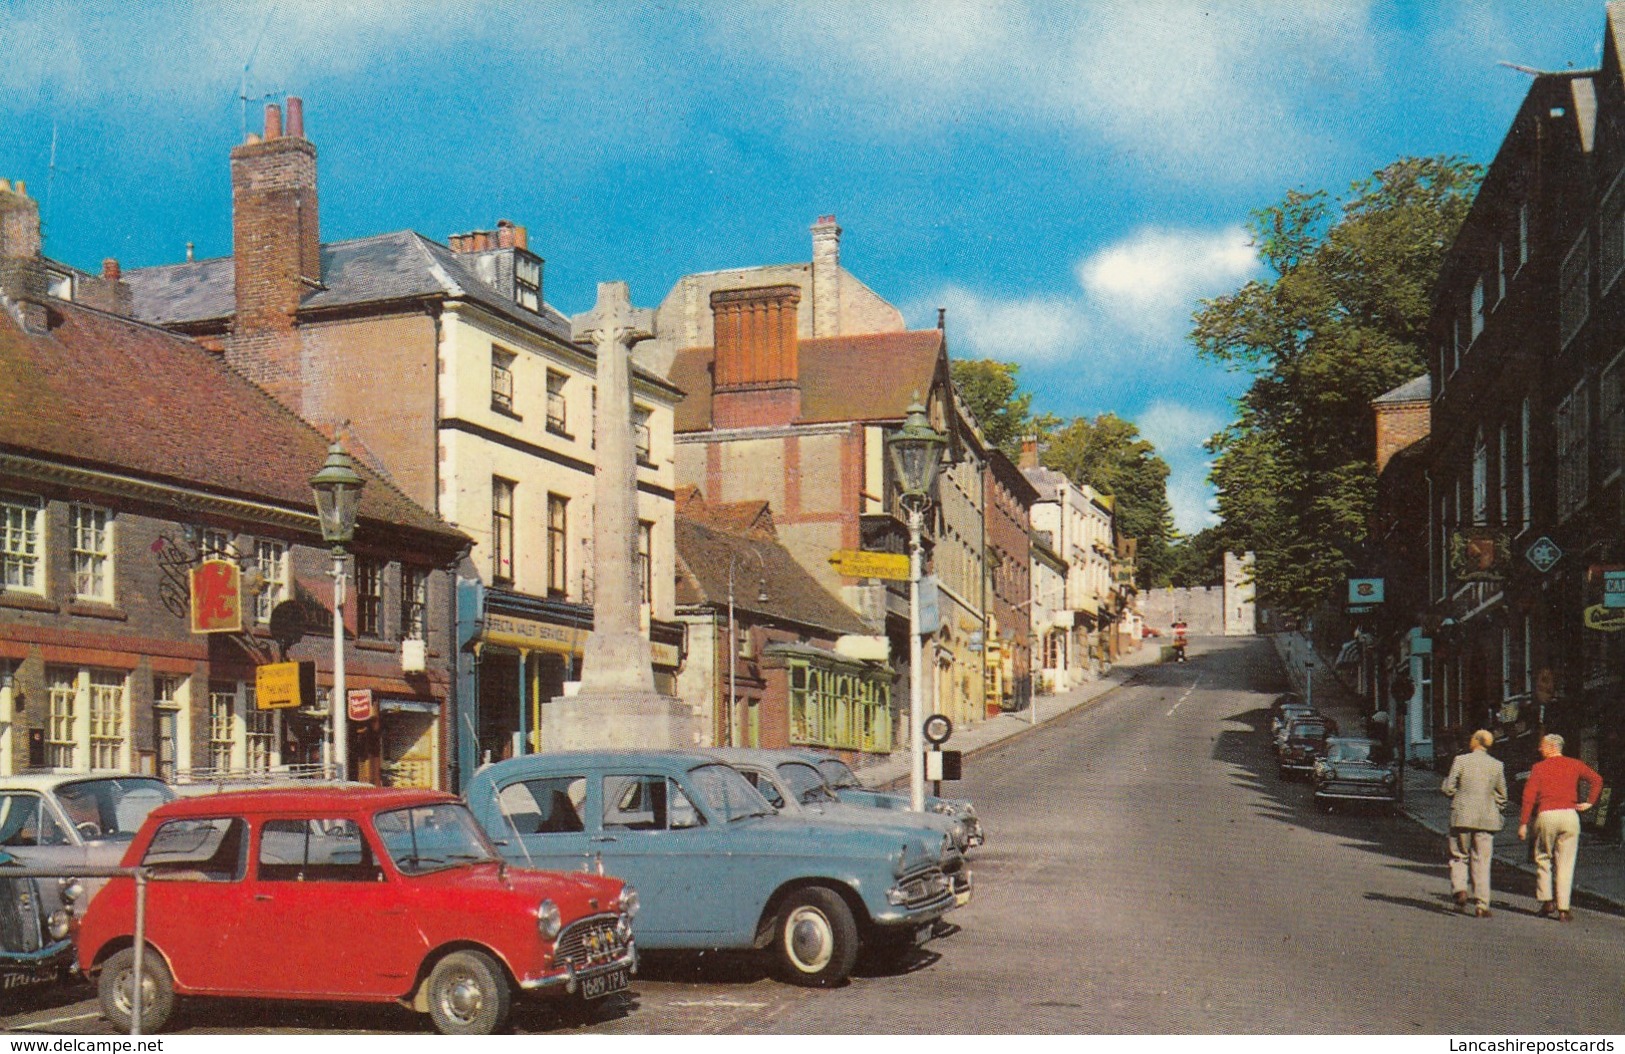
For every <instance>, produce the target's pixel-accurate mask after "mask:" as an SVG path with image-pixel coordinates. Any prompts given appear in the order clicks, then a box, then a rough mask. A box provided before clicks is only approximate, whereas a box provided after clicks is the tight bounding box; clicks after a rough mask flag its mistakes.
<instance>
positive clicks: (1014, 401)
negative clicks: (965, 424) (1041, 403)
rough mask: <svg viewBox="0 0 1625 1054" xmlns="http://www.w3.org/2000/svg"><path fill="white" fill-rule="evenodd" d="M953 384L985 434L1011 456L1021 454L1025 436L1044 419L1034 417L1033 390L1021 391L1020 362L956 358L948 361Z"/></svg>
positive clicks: (990, 441) (1015, 458)
mask: <svg viewBox="0 0 1625 1054" xmlns="http://www.w3.org/2000/svg"><path fill="white" fill-rule="evenodd" d="M949 370H950V372H951V373H952V376H953V381H954V388H955V389H957V390H958V392H959V397H960V398H961V399H963V400H964V401H965V405H966V406H967V407H969V408H970V412H971V414H972V415H974V416H975V418H976V423H977V424H978V425H980V426H981V429H982V436H983V437H984V438H985V439H986V440H987V441H988V442H989V443H991V444H992V445H993V446H996V447H998V448H999V449H1000V450H1002V451H1004V453H1005V456H1007V457H1009V458H1010V460H1012V461H1016V460H1019V458H1020V456H1021V439H1022V436H1024V435H1027V434H1029V433H1030V432H1032V431H1034V430H1035V429H1036V428H1037V427H1038V426H1039V425H1040V424H1041V422H1038V421H1035V420H1034V418H1033V414H1032V410H1033V397H1032V393H1031V392H1023V391H1021V386H1020V382H1019V380H1018V375H1019V374H1020V373H1021V365H1020V364H1019V363H1015V362H998V361H995V360H993V359H955V360H954V361H953V362H951V363H949Z"/></svg>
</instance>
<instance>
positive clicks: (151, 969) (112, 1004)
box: [96, 947, 175, 1034]
mask: <svg viewBox="0 0 1625 1054" xmlns="http://www.w3.org/2000/svg"><path fill="white" fill-rule="evenodd" d="M141 975H142V978H141V1031H142V1032H143V1033H149V1034H150V1033H153V1032H157V1031H158V1030H159V1029H161V1028H163V1027H164V1025H165V1023H166V1022H168V1021H169V1016H170V1014H172V1013H174V1012H175V981H174V979H173V978H171V977H170V976H169V967H168V966H167V965H165V964H164V958H163V956H161V955H159V954H158V953H157V952H156V951H154V950H153V949H152V948H151V947H148V948H147V950H146V954H144V955H143V956H142V957H141ZM134 978H135V949H134V948H125V949H124V950H123V951H121V952H118V953H116V954H114V955H113V957H112V958H110V959H108V960H107V961H106V962H105V963H103V964H102V975H101V979H100V980H99V981H98V982H97V985H96V994H97V995H98V996H99V997H100V998H101V1004H102V1016H103V1017H105V1018H107V1020H108V1021H109V1022H111V1023H112V1025H113V1028H114V1029H116V1030H117V1031H119V1032H128V1031H130V1020H131V1018H132V1017H133V1016H134V1014H135V1006H134V998H133V997H134V994H135V987H134V985H133V984H132V982H133V980H134Z"/></svg>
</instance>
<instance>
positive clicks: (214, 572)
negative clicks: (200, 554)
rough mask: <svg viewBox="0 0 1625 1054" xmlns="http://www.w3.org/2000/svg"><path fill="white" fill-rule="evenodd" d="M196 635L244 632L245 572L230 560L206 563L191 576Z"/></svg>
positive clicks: (189, 583) (188, 574) (189, 584)
mask: <svg viewBox="0 0 1625 1054" xmlns="http://www.w3.org/2000/svg"><path fill="white" fill-rule="evenodd" d="M187 581H188V587H189V590H190V592H191V601H192V632H193V633H241V632H242V629H243V573H242V569H241V568H239V567H238V566H237V565H236V564H234V563H232V562H231V561H230V560H205V561H203V562H202V563H201V564H199V565H197V566H196V567H194V568H192V569H191V570H190V571H189V572H188V573H187Z"/></svg>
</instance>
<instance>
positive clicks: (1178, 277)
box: [1077, 227, 1258, 339]
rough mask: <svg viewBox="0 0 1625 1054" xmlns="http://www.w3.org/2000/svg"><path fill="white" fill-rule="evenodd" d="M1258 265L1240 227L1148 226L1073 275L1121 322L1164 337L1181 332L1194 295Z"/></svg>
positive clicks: (1227, 285) (1223, 284)
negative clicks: (1207, 229)
mask: <svg viewBox="0 0 1625 1054" xmlns="http://www.w3.org/2000/svg"><path fill="white" fill-rule="evenodd" d="M1257 266H1258V253H1257V251H1256V250H1255V249H1254V248H1253V247H1252V245H1251V241H1250V238H1249V236H1248V234H1247V232H1246V231H1245V230H1243V229H1242V228H1240V227H1233V228H1230V229H1228V230H1224V231H1219V232H1217V233H1209V232H1204V231H1183V230H1159V229H1156V228H1147V229H1145V230H1142V231H1139V232H1138V233H1136V234H1135V235H1133V236H1132V237H1130V238H1129V239H1127V240H1126V241H1122V242H1119V243H1117V244H1116V245H1110V246H1107V247H1106V248H1105V249H1102V250H1101V251H1099V252H1097V253H1095V254H1094V255H1092V256H1090V257H1088V258H1086V259H1084V260H1082V261H1080V262H1079V264H1078V266H1077V277H1078V282H1079V284H1080V285H1081V286H1082V287H1083V291H1084V292H1085V293H1086V294H1087V295H1088V296H1089V297H1090V298H1091V299H1092V300H1093V301H1094V302H1095V303H1097V304H1098V305H1099V306H1100V308H1101V309H1102V310H1103V311H1105V312H1107V313H1108V314H1110V315H1111V316H1112V317H1113V319H1114V320H1115V321H1116V322H1117V323H1118V324H1119V325H1122V326H1123V327H1125V328H1127V329H1129V330H1132V331H1135V332H1137V333H1140V334H1141V335H1144V336H1150V337H1162V338H1164V339H1167V338H1169V337H1176V338H1177V337H1183V336H1184V334H1185V331H1186V330H1188V329H1189V324H1190V313H1191V306H1192V305H1193V304H1194V302H1195V300H1196V298H1197V297H1199V296H1202V295H1205V294H1211V293H1213V292H1217V291H1221V290H1225V289H1230V288H1234V287H1235V285H1236V284H1237V283H1238V282H1239V281H1240V280H1241V279H1243V278H1245V277H1246V276H1247V275H1249V274H1251V273H1252V271H1253V270H1254V269H1255V268H1256V267H1257ZM1170 326H1173V327H1174V331H1170Z"/></svg>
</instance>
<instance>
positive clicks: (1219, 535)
mask: <svg viewBox="0 0 1625 1054" xmlns="http://www.w3.org/2000/svg"><path fill="white" fill-rule="evenodd" d="M1225 551H1226V545H1225V538H1224V534H1223V532H1222V531H1221V530H1220V529H1219V528H1218V527H1204V528H1202V529H1201V530H1200V531H1197V532H1196V533H1195V534H1193V535H1190V536H1188V537H1184V538H1181V539H1179V540H1178V541H1177V542H1175V543H1174V544H1173V545H1172V546H1171V547H1170V548H1169V562H1170V569H1169V572H1168V584H1169V585H1171V586H1177V587H1181V588H1195V587H1198V586H1216V585H1222V584H1223V583H1224V554H1225Z"/></svg>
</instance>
